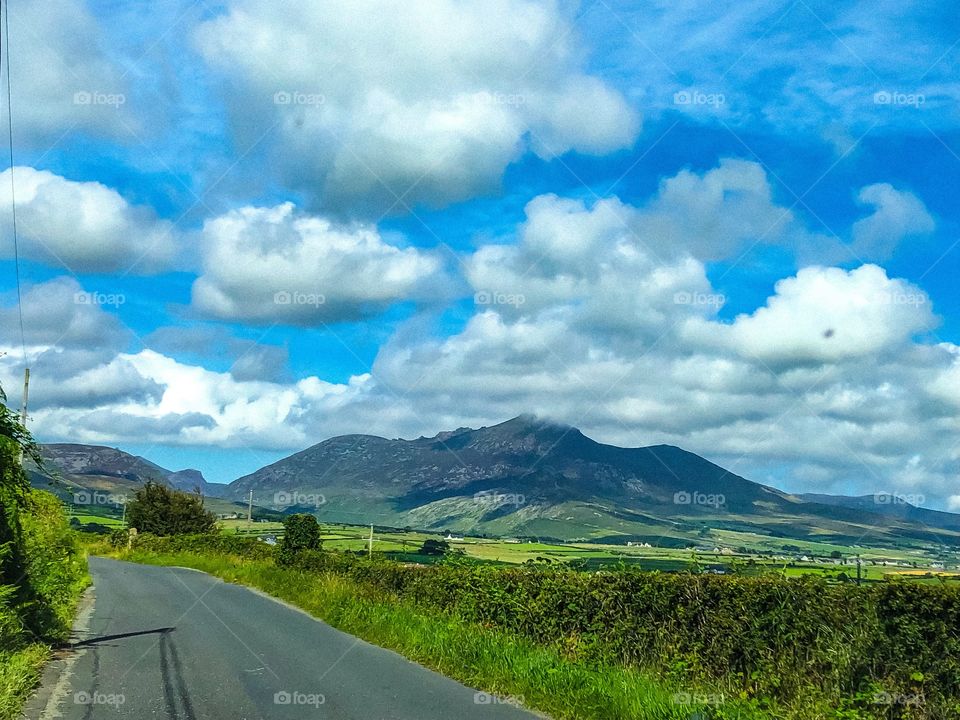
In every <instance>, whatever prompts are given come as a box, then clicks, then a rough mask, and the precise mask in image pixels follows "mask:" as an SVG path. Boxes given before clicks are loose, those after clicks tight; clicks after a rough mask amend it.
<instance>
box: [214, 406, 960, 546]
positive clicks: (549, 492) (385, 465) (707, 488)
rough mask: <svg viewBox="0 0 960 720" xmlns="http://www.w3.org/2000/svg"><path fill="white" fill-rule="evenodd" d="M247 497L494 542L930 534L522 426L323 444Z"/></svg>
mask: <svg viewBox="0 0 960 720" xmlns="http://www.w3.org/2000/svg"><path fill="white" fill-rule="evenodd" d="M250 490H253V492H254V499H255V502H257V503H258V504H260V505H266V506H270V507H274V508H277V509H285V510H305V511H311V512H317V514H318V515H320V516H321V517H324V518H327V519H329V520H333V521H340V522H356V523H366V522H377V523H381V524H391V525H398V526H404V525H411V526H416V527H429V528H436V529H449V530H453V531H456V532H474V533H477V532H485V533H489V534H496V535H508V534H518V535H537V536H551V537H556V538H567V539H569V538H583V537H592V538H610V539H613V538H614V537H620V538H625V537H628V536H634V537H636V538H638V539H640V538H643V539H650V538H653V539H656V540H661V541H672V539H675V540H678V541H679V540H680V539H682V538H689V537H691V536H693V535H694V534H695V533H696V532H697V531H698V530H700V529H701V528H703V527H704V526H706V527H708V528H711V529H724V530H732V531H738V530H739V531H745V532H762V533H765V534H768V535H772V536H776V537H795V538H817V539H824V540H829V539H833V540H836V541H843V542H856V541H857V540H859V539H861V538H864V537H866V536H869V537H872V538H874V539H882V538H889V539H897V540H899V539H903V538H907V539H909V538H914V539H921V538H923V537H925V536H926V535H927V534H929V532H930V528H929V527H928V526H926V525H924V524H922V523H921V522H920V521H918V520H917V519H916V518H911V517H891V516H889V515H884V514H881V513H876V512H870V511H869V510H865V509H863V508H857V507H844V506H842V505H837V504H829V503H825V502H823V501H821V500H819V499H813V500H814V501H807V500H805V499H804V498H801V497H797V496H793V495H790V494H788V493H784V492H781V491H779V490H777V489H775V488H771V487H767V486H764V485H760V484H758V483H754V482H751V481H749V480H747V479H746V478H743V477H740V476H739V475H736V474H734V473H731V472H729V471H727V470H724V469H723V468H722V467H720V466H718V465H716V464H714V463H711V462H709V461H708V460H706V459H704V458H702V457H700V456H698V455H695V454H694V453H690V452H687V451H685V450H682V449H680V448H677V447H672V446H668V445H657V446H652V447H642V448H620V447H614V446H611V445H604V444H602V443H598V442H596V441H594V440H591V439H590V438H588V437H586V436H585V435H583V434H582V433H581V432H580V431H579V430H577V429H576V428H572V427H569V426H565V425H559V424H556V423H551V422H547V421H543V420H538V419H536V418H534V417H531V416H520V417H517V418H514V419H512V420H509V421H507V422H504V423H501V424H499V425H494V426H491V427H485V428H480V429H478V430H473V429H469V428H460V429H458V430H455V431H450V432H442V433H439V434H438V435H436V436H435V437H432V438H426V437H421V438H418V439H416V440H388V439H386V438H382V437H376V436H372V435H345V436H340V437H335V438H331V439H329V440H325V441H324V442H321V443H319V444H317V445H314V446H312V447H310V448H307V449H306V450H303V451H301V452H298V453H296V454H294V455H291V456H290V457H287V458H284V459H282V460H280V461H278V462H275V463H273V464H271V465H268V466H266V467H264V468H261V469H260V470H258V471H256V472H254V473H252V474H250V475H247V476H244V477H242V478H239V479H237V480H235V481H234V482H233V483H231V484H230V486H229V487H228V491H227V494H228V496H229V497H232V498H235V499H241V498H243V497H246V495H247V493H248V492H249V491H250ZM941 515H946V516H949V518H950V519H955V518H956V517H957V516H952V515H950V514H949V513H941ZM940 520H944V519H943V518H940ZM937 528H938V531H942V533H941V534H942V535H943V538H942V539H943V541H945V542H946V541H949V542H952V541H955V540H960V524H957V525H956V526H954V524H953V523H952V522H945V521H944V522H941V523H940V525H938V526H937Z"/></svg>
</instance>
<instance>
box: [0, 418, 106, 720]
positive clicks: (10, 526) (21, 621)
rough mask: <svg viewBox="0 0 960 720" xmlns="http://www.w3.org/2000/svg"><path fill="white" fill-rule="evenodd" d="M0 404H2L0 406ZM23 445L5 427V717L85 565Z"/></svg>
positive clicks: (0, 639)
mask: <svg viewBox="0 0 960 720" xmlns="http://www.w3.org/2000/svg"><path fill="white" fill-rule="evenodd" d="M0 407H2V406H0ZM20 450H21V448H20V446H19V445H18V444H17V442H16V440H15V438H14V437H12V436H11V435H10V434H9V433H0V718H3V719H4V720H5V719H6V718H12V717H16V716H17V714H18V713H19V706H20V703H21V701H22V700H23V697H24V696H25V695H26V693H28V692H29V691H30V689H31V688H32V687H33V685H34V684H35V683H36V681H37V680H38V677H39V672H40V668H41V666H42V663H43V661H44V660H45V659H46V657H47V656H48V654H49V651H50V645H52V644H55V643H58V642H62V641H63V640H65V639H66V638H67V636H68V634H69V631H70V627H71V624H72V619H73V610H74V606H75V604H76V600H77V598H78V596H79V594H80V592H81V590H82V589H83V587H84V586H85V585H86V582H87V575H86V563H85V561H84V557H83V555H82V554H81V552H80V550H79V547H78V545H77V543H76V541H75V539H74V536H73V534H72V532H71V530H70V525H69V523H68V521H67V516H66V512H65V511H64V508H63V506H62V504H61V503H60V501H59V500H58V499H57V498H56V497H54V496H53V495H51V494H50V493H46V492H42V491H39V490H31V489H30V488H29V484H28V482H27V479H26V476H25V474H24V473H23V469H22V467H21V465H20Z"/></svg>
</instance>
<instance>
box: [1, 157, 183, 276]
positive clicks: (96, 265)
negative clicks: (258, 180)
mask: <svg viewBox="0 0 960 720" xmlns="http://www.w3.org/2000/svg"><path fill="white" fill-rule="evenodd" d="M11 173H13V179H14V182H15V185H16V199H17V223H18V230H19V234H20V238H21V240H22V241H23V247H22V251H23V254H24V256H26V257H28V258H31V259H34V260H39V261H41V262H44V263H46V264H49V265H54V266H58V267H64V268H66V269H68V270H70V271H71V272H114V271H118V270H120V271H127V270H132V271H134V272H139V273H149V272H155V271H159V270H161V269H164V268H165V267H167V266H168V265H169V263H170V262H171V261H172V259H173V256H174V254H175V252H176V247H177V246H176V240H175V237H176V236H175V231H174V229H173V226H172V225H171V223H169V222H168V221H166V220H161V219H158V218H157V216H156V214H155V213H154V211H153V210H152V209H151V208H147V207H144V206H138V205H131V204H130V203H128V202H127V201H126V200H125V199H124V198H123V197H122V196H121V195H120V194H119V193H118V192H117V191H116V190H113V189H111V188H108V187H107V186H105V185H102V184H101V183H99V182H77V181H74V180H68V179H66V178H64V177H61V176H59V175H56V174H54V173H52V172H49V171H46V170H36V169H34V168H32V167H15V168H12V169H9V168H8V169H7V170H5V171H3V172H2V173H0V224H2V225H3V226H4V227H10V226H11V223H12V217H11V210H10V207H11V203H10V174H11ZM3 248H4V252H5V253H12V247H11V246H10V244H9V243H4V245H3Z"/></svg>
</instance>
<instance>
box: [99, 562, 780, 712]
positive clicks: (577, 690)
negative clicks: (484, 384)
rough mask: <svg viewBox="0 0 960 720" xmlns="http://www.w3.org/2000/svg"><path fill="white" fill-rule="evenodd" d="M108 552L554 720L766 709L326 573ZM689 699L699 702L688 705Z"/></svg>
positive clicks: (263, 564)
mask: <svg viewBox="0 0 960 720" xmlns="http://www.w3.org/2000/svg"><path fill="white" fill-rule="evenodd" d="M104 554H106V553H104ZM111 554H112V555H113V556H114V557H118V558H119V559H123V560H130V561H133V562H142V563H149V564H154V565H166V566H183V567H190V568H194V569H197V570H202V571H204V572H207V573H210V574H211V575H214V576H216V577H219V578H221V579H223V580H226V581H227V582H232V583H239V584H243V585H247V586H250V587H254V588H257V589H259V590H261V591H263V592H265V593H267V594H269V595H272V596H274V597H277V598H280V599H282V600H285V601H287V602H289V603H291V604H292V605H295V606H297V607H299V608H301V609H303V610H305V611H307V612H308V613H310V614H311V615H313V616H315V617H319V618H321V619H323V620H324V621H326V622H327V623H329V624H330V625H332V626H333V627H336V628H338V629H340V630H343V631H344V632H347V633H350V634H352V635H355V636H357V637H360V638H362V639H364V640H367V641H369V642H372V643H374V644H376V645H379V646H381V647H385V648H389V649H391V650H394V651H396V652H398V653H400V654H402V655H404V656H405V657H407V658H410V659H411V660H415V661H416V662H419V663H421V664H422V665H424V666H426V667H429V668H431V669H433V670H436V671H438V672H440V673H442V674H444V675H446V676H448V677H452V678H454V679H456V680H459V681H460V682H462V683H464V684H466V685H469V686H471V687H476V688H480V689H482V690H483V691H486V692H490V693H496V694H497V695H500V696H503V697H508V698H515V699H518V700H520V699H522V701H523V704H524V705H525V706H526V707H528V708H531V709H535V710H538V711H541V712H544V713H546V714H548V715H550V716H551V717H553V718H556V719H557V720H561V719H563V720H689V718H691V717H701V718H704V720H705V719H706V718H708V717H718V718H719V717H722V718H730V719H733V718H739V719H742V720H759V719H760V718H766V717H769V716H767V715H764V714H761V713H760V712H759V711H758V710H756V709H755V708H753V707H751V706H748V705H745V704H743V703H741V702H738V701H728V702H720V701H719V696H717V695H713V694H709V693H708V692H702V691H700V690H691V689H687V688H671V687H668V686H666V685H665V684H664V683H662V682H661V681H658V680H656V679H654V678H651V677H650V676H648V675H645V674H643V673H641V672H638V671H636V670H633V669H630V668H623V667H613V666H599V665H598V666H588V665H585V664H582V663H577V662H574V661H572V660H568V659H566V658H564V657H562V656H561V655H560V654H558V653H557V652H556V651H554V650H551V649H548V648H544V647H539V646H537V645H535V644H533V643H530V642H528V641H525V640H522V639H518V638H516V637H514V636H508V635H507V634H505V633H502V632H498V631H496V630H493V629H490V628H484V627H481V626H478V625H474V624H470V623H466V622H464V621H461V620H458V619H456V618H453V617H449V616H443V615H437V614H431V615H427V614H425V613H424V612H422V611H418V610H417V609H416V608H414V607H413V606H411V605H409V604H407V603H405V602H400V601H396V600H390V599H385V598H383V597H380V596H378V595H377V594H376V593H374V592H372V591H371V590H370V589H368V588H363V587H361V586H359V585H357V584H356V583H354V582H353V581H352V580H349V579H347V578H344V577H342V576H339V575H335V574H332V573H313V572H303V571H300V570H294V569H289V568H279V567H276V566H275V565H273V564H272V563H270V562H265V561H251V560H247V559H243V558H235V557H228V556H217V555H197V554H193V553H164V554H158V553H153V552H145V551H141V550H133V551H131V552H123V553H119V554H116V553H111ZM698 695H699V698H698V697H697V696H698ZM698 699H700V700H706V701H707V704H704V703H700V704H697V703H696V700H698ZM681 700H682V701H683V702H681ZM687 700H690V701H692V702H689V703H688V702H686V701H687Z"/></svg>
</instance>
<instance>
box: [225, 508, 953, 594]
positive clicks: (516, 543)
mask: <svg viewBox="0 0 960 720" xmlns="http://www.w3.org/2000/svg"><path fill="white" fill-rule="evenodd" d="M220 526H221V528H222V529H223V532H227V533H232V534H239V535H258V536H268V535H272V536H275V537H280V536H282V534H283V525H282V524H281V523H279V522H262V521H260V522H254V523H248V522H247V521H246V520H244V519H239V520H222V521H220ZM321 531H322V537H323V543H324V547H325V548H328V549H331V550H346V551H353V552H361V551H365V550H367V548H368V542H369V537H370V526H369V525H367V526H363V525H340V524H329V523H327V524H323V523H322V524H321ZM373 537H374V540H373V551H374V552H375V553H378V554H382V555H384V556H386V557H390V558H392V559H395V560H400V561H403V562H419V563H430V562H435V561H436V558H430V557H425V556H422V555H419V554H418V553H417V551H418V550H419V549H420V547H421V546H422V545H423V543H424V541H425V540H427V539H434V540H436V539H443V538H445V536H443V535H438V534H436V533H428V532H419V531H413V530H410V531H404V530H399V529H396V528H393V529H386V528H375V529H374V533H373ZM448 542H449V543H450V546H451V548H452V549H453V550H455V551H461V552H462V553H463V554H464V555H465V556H466V557H467V558H469V559H473V560H476V561H478V562H483V563H491V564H499V565H518V564H523V563H526V562H535V563H543V564H547V563H554V564H568V563H573V564H575V565H576V566H579V567H581V568H583V569H585V570H597V569H602V568H604V567H616V566H619V565H621V564H623V565H628V566H634V567H639V568H641V569H643V570H649V571H660V572H676V571H682V570H695V569H700V570H703V571H713V572H731V571H735V572H738V573H740V574H763V573H782V574H784V575H787V576H791V577H794V576H800V575H816V576H821V577H825V578H829V579H844V577H845V578H846V579H850V580H853V579H855V578H856V577H857V567H856V563H855V557H856V556H857V555H859V556H860V558H861V561H862V564H861V568H860V572H861V578H862V579H863V580H880V579H882V578H883V577H884V576H886V575H902V576H907V577H916V578H919V579H924V580H925V579H933V581H935V582H936V581H937V580H936V577H939V578H942V579H945V580H953V581H960V555H958V554H957V553H952V554H947V555H944V554H943V553H936V552H933V551H924V550H919V549H917V548H903V549H893V550H891V549H888V548H870V547H860V546H854V547H844V546H841V545H835V544H832V543H818V542H812V541H803V540H792V539H790V540H784V539H782V538H771V537H768V536H763V535H758V534H752V533H744V532H733V531H722V530H721V531H711V533H710V535H709V536H708V537H699V538H697V541H695V542H694V541H691V545H694V546H696V547H697V548H698V549H697V550H696V551H693V550H691V549H688V548H662V547H661V548H658V547H642V546H638V545H633V546H627V545H626V543H624V544H618V545H613V544H600V543H590V542H581V543H572V542H571V543H559V542H531V541H526V540H523V541H520V540H517V539H513V540H506V539H490V538H480V537H471V536H466V537H462V538H461V537H459V536H457V537H455V538H452V539H450V540H448ZM785 545H786V546H788V547H791V550H790V551H787V550H784V549H783V548H784V546H785ZM714 547H716V548H719V549H720V552H713V548H714ZM831 553H840V555H841V556H842V557H841V558H832V557H830V555H831ZM804 556H806V557H807V558H809V559H808V560H806V561H804V560H802V559H801V558H802V557H804ZM840 563H844V564H840ZM935 563H938V564H939V565H942V566H943V567H939V566H936V567H934V564H935ZM934 576H936V577H934Z"/></svg>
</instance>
